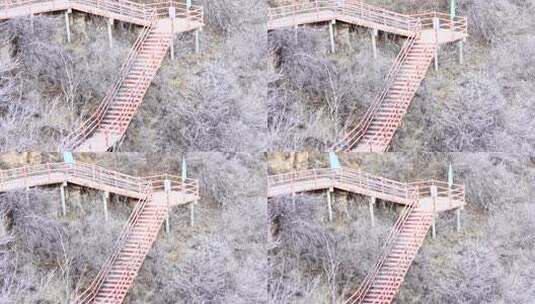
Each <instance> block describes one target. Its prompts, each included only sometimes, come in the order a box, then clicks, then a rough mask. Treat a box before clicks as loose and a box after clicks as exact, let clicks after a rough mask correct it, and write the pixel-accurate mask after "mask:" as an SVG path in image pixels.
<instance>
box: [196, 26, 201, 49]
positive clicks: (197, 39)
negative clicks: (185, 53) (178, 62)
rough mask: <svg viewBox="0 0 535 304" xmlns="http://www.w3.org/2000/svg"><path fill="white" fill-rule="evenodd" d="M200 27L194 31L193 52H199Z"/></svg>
mask: <svg viewBox="0 0 535 304" xmlns="http://www.w3.org/2000/svg"><path fill="white" fill-rule="evenodd" d="M201 31H202V29H198V30H196V31H195V54H199V53H200V52H201V41H200V37H199V36H200V34H201Z"/></svg>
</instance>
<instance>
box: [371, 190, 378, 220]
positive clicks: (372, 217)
mask: <svg viewBox="0 0 535 304" xmlns="http://www.w3.org/2000/svg"><path fill="white" fill-rule="evenodd" d="M376 200H377V198H375V197H373V196H372V197H370V220H371V223H372V227H374V226H375V215H374V214H373V207H374V206H375V201H376Z"/></svg>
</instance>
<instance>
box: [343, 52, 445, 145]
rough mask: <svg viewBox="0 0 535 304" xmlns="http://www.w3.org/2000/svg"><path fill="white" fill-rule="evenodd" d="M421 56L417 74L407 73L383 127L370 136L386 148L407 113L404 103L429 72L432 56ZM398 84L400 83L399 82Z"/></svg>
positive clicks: (410, 98)
mask: <svg viewBox="0 0 535 304" xmlns="http://www.w3.org/2000/svg"><path fill="white" fill-rule="evenodd" d="M425 47H426V48H432V49H433V50H434V48H435V47H436V46H435V45H426V46H425ZM432 53H433V52H431V51H430V53H429V54H432ZM420 56H422V57H421V58H420V60H419V61H418V62H417V63H416V65H415V71H414V73H415V74H414V75H413V74H410V75H406V77H407V79H408V81H404V82H402V83H403V84H404V85H403V88H402V91H401V92H400V93H399V96H398V97H397V100H396V103H397V105H396V106H395V107H393V108H392V111H391V112H390V113H389V114H388V116H387V117H386V121H385V122H383V124H382V125H381V128H380V129H379V130H377V131H376V132H375V134H374V135H373V137H372V138H370V140H369V141H370V142H371V143H373V142H380V143H381V144H382V145H383V146H384V147H385V149H386V147H387V146H388V143H389V142H390V137H391V134H392V133H390V132H391V130H395V129H396V128H397V125H398V124H399V123H400V121H401V119H400V116H402V115H404V114H405V112H404V111H405V108H404V104H405V103H410V101H411V100H412V98H413V96H414V94H415V92H416V90H417V89H418V85H419V83H420V81H421V80H422V79H423V78H424V77H425V74H426V73H427V68H428V66H429V64H430V61H431V57H430V58H429V59H427V58H425V54H421V55H420ZM397 84H398V85H399V82H398V83H397ZM399 108H401V109H399ZM368 127H369V124H368V126H366V127H365V128H364V130H366V131H367V129H368ZM357 142H358V141H356V142H355V141H353V142H352V143H351V146H353V145H354V144H356V143H357Z"/></svg>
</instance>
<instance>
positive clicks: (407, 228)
mask: <svg viewBox="0 0 535 304" xmlns="http://www.w3.org/2000/svg"><path fill="white" fill-rule="evenodd" d="M334 189H339V190H343V191H347V192H351V193H356V194H360V195H365V196H370V197H372V198H373V202H375V199H377V198H378V199H381V200H385V201H389V202H393V203H396V204H401V205H404V206H405V207H404V208H403V211H402V212H401V214H400V216H399V218H398V220H397V221H396V223H395V224H394V227H393V228H392V230H391V232H390V234H389V236H388V237H387V239H386V241H385V245H384V250H383V254H382V255H381V257H380V258H379V260H378V262H377V264H376V265H375V266H374V267H373V268H372V270H371V271H370V272H369V273H368V275H367V276H366V278H365V280H364V281H363V282H362V283H361V285H360V288H359V289H358V290H357V291H356V292H355V293H354V294H352V295H351V297H349V298H348V299H347V301H346V303H351V304H354V303H382V304H387V303H391V302H392V301H393V300H394V298H395V296H396V294H397V292H398V290H399V288H400V287H401V284H402V283H403V278H404V276H405V274H406V273H407V271H408V269H409V267H410V265H411V263H412V261H413V260H414V258H415V256H416V253H417V252H418V249H419V248H420V247H421V246H422V244H423V241H424V239H425V236H426V234H427V232H428V231H429V229H430V228H431V227H432V226H434V218H435V216H436V214H437V213H439V212H444V211H448V210H453V209H457V210H459V209H460V208H463V207H464V205H465V204H466V202H465V189H464V185H459V184H453V185H451V186H449V185H448V183H445V182H442V181H437V180H423V181H416V182H412V183H402V182H398V181H395V180H391V179H388V178H385V177H382V176H377V175H373V174H370V173H367V172H364V171H361V170H355V169H350V168H343V167H342V168H339V169H312V170H303V171H296V172H290V173H284V174H277V175H271V176H269V177H268V197H273V196H277V195H287V194H295V193H297V192H304V191H329V192H331V191H333V190H334ZM327 195H328V202H329V208H330V204H331V201H330V198H329V195H330V194H329V193H328V194H327Z"/></svg>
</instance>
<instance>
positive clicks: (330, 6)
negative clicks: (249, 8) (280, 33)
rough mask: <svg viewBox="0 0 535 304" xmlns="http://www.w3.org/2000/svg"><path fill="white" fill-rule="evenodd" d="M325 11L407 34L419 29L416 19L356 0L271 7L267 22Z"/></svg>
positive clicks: (325, 0) (316, 1) (334, 0)
mask: <svg viewBox="0 0 535 304" xmlns="http://www.w3.org/2000/svg"><path fill="white" fill-rule="evenodd" d="M326 11H327V12H332V13H333V14H340V15H343V16H350V17H356V18H359V19H360V20H363V21H368V22H372V23H376V24H380V25H382V26H387V27H391V28H396V29H400V30H403V31H406V32H408V33H415V32H417V31H418V27H419V22H418V19H417V18H414V17H412V16H409V15H404V14H400V13H396V12H393V11H389V10H386V9H384V8H381V7H377V6H373V5H370V4H367V3H364V2H363V1H356V0H345V1H337V0H315V1H306V2H297V3H292V4H290V5H282V6H277V7H272V8H269V10H268V20H269V21H275V20H277V19H280V18H287V17H297V16H300V15H304V14H312V13H319V12H326Z"/></svg>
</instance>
